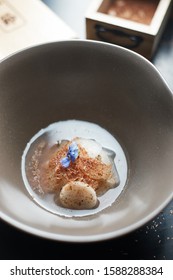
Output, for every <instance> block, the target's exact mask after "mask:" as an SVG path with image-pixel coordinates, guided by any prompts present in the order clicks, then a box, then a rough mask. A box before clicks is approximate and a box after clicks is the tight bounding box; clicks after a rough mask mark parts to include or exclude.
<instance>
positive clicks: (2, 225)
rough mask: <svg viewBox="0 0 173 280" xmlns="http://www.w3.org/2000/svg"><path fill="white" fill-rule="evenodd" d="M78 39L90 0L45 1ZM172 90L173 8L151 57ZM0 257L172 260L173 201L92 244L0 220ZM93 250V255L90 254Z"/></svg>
mask: <svg viewBox="0 0 173 280" xmlns="http://www.w3.org/2000/svg"><path fill="white" fill-rule="evenodd" d="M43 2H45V3H46V4H47V5H48V6H49V7H50V8H51V9H52V10H54V11H55V13H56V14H57V15H58V16H60V17H61V18H62V19H63V20H64V21H65V22H66V23H67V24H69V25H70V26H71V27H72V29H74V30H75V31H76V33H77V34H78V36H79V38H82V39H84V38H85V23H84V13H85V10H86V8H87V6H88V4H89V3H90V2H91V0H83V1H81V0H73V1H71V0H58V1H54V0H44V1H43ZM152 63H153V64H154V65H155V66H156V67H157V69H158V70H159V71H160V73H161V74H162V76H163V77H164V78H165V80H166V82H167V83H168V85H169V87H170V88H171V89H172V91H173V11H172V14H171V16H170V19H169V22H168V24H167V26H166V28H165V31H164V34H163V36H162V39H161V42H160V44H159V47H158V49H157V51H156V53H155V55H154V57H153V59H152ZM0 236H1V238H0V259H7V260H8V259H65V260H66V259H67V260H69V259H87V258H88V256H91V259H96V260H98V259H112V260H113V259H114V260H116V259H117V260H119V259H120V260H123V259H124V260H129V259H131V260H134V259H139V260H141V259H144V260H157V259H159V260H165V259H169V260H172V259H173V200H172V201H171V202H170V203H169V205H168V206H167V207H166V208H165V209H163V211H162V212H161V213H159V214H158V216H156V217H155V219H154V220H152V221H150V222H149V223H147V224H146V225H144V226H143V227H141V228H139V229H138V230H136V231H134V232H132V233H130V234H128V235H126V236H123V237H120V238H116V239H112V240H108V241H102V242H95V243H86V244H83V243H77V244H75V243H64V242H58V241H51V240H47V239H42V238H39V237H37V236H33V235H30V234H27V233H25V232H22V231H20V230H18V229H16V228H14V227H12V226H11V225H8V224H7V223H6V222H4V221H2V220H1V221H0ZM91 252H92V254H91Z"/></svg>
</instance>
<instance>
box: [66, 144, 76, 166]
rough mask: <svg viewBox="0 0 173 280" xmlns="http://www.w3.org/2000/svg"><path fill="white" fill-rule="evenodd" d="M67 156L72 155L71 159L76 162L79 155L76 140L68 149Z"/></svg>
mask: <svg viewBox="0 0 173 280" xmlns="http://www.w3.org/2000/svg"><path fill="white" fill-rule="evenodd" d="M67 157H70V159H71V161H72V162H74V161H75V159H77V157H78V146H77V144H76V142H73V143H72V144H71V145H70V146H69V149H68V153H67Z"/></svg>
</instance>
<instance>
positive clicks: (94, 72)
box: [0, 40, 173, 242]
mask: <svg viewBox="0 0 173 280" xmlns="http://www.w3.org/2000/svg"><path fill="white" fill-rule="evenodd" d="M67 120H76V121H77V122H78V121H79V122H84V126H85V123H88V124H90V123H91V124H94V125H96V126H99V127H101V128H103V129H104V130H106V131H107V132H108V133H109V134H110V135H111V136H112V137H113V138H114V139H116V141H117V142H118V143H119V145H120V146H121V148H122V150H123V152H124V155H125V158H126V162H127V178H126V180H125V183H124V186H123V191H122V192H121V193H120V195H119V196H118V198H117V199H115V201H114V202H113V203H112V204H111V205H110V206H109V207H107V208H106V209H103V210H102V211H100V212H98V213H96V214H94V215H88V216H84V217H78V218H76V217H70V218H65V217H63V216H60V215H56V214H53V213H51V212H49V211H47V210H45V209H44V208H42V207H40V206H39V205H38V204H37V203H35V202H34V201H33V200H32V198H31V196H30V195H29V193H28V191H27V189H26V187H25V184H24V181H23V178H22V172H21V161H22V155H23V151H24V150H25V147H26V145H27V143H28V142H29V141H30V139H31V138H32V137H33V136H34V135H35V134H36V133H37V132H38V131H40V130H41V129H42V128H45V127H47V126H49V125H50V124H53V123H56V122H60V121H61V122H65V121H67ZM76 136H77V135H76ZM90 136H92V135H90ZM91 138H92V137H91ZM93 138H94V135H93ZM103 138H104V136H103ZM102 140H103V139H102V136H100V141H101V142H102ZM172 144H173V98H172V93H171V91H170V89H169V88H168V86H167V85H166V83H165V81H164V80H163V78H162V77H161V75H160V74H159V73H158V71H157V70H156V69H155V67H154V66H153V65H152V64H151V63H150V62H148V61H147V60H146V59H144V58H143V57H141V56H139V55H137V54H135V53H133V52H131V51H129V50H126V49H124V48H121V47H118V46H114V45H111V44H106V43H101V42H94V41H83V40H72V41H62V42H55V43H49V44H44V45H39V46H35V47H32V48H29V49H25V50H23V51H21V52H18V53H16V54H14V55H12V56H9V57H8V58H6V59H4V60H2V61H1V63H0V216H1V218H2V219H3V220H5V221H7V222H8V223H10V224H11V225H13V226H15V227H17V228H20V229H22V230H24V231H26V232H29V233H32V234H35V235H37V236H41V237H45V238H49V239H53V240H60V241H70V242H90V241H99V240H106V239H110V238H114V237H118V236H121V235H124V234H127V233H129V232H131V231H132V230H135V229H137V228H139V227H140V226H142V225H144V224H145V223H146V222H148V221H149V220H151V219H152V218H153V217H154V216H155V215H157V214H158V213H159V212H160V211H161V210H162V209H163V208H164V207H165V206H166V205H167V204H168V202H169V201H170V200H171V199H172V197H173V172H172V167H173V148H172V146H173V145H172ZM115 153H116V151H115ZM120 165H121V162H120ZM121 168H122V169H123V166H122V167H121Z"/></svg>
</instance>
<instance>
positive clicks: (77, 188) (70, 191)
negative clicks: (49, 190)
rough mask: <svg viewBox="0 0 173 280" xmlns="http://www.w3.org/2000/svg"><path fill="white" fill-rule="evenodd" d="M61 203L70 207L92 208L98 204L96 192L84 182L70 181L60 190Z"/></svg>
mask: <svg viewBox="0 0 173 280" xmlns="http://www.w3.org/2000/svg"><path fill="white" fill-rule="evenodd" d="M59 198H60V202H61V204H62V205H63V206H64V207H66V208H69V209H76V210H82V209H92V208H94V207H95V206H96V205H97V196H96V192H95V191H94V189H93V188H92V187H90V186H89V185H88V184H85V183H83V182H79V181H75V182H69V183H67V184H66V185H65V186H63V188H62V190H61V192H60V196H59Z"/></svg>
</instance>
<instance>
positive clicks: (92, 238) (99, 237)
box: [0, 39, 173, 243]
mask: <svg viewBox="0 0 173 280" xmlns="http://www.w3.org/2000/svg"><path fill="white" fill-rule="evenodd" d="M72 42H75V43H78V42H80V43H83V44H95V45H105V46H109V47H112V48H116V49H120V50H121V51H123V52H126V53H129V54H130V55H131V56H133V57H134V58H136V59H139V60H141V61H143V62H144V63H145V64H147V65H149V67H151V68H152V69H153V71H155V72H156V73H157V75H158V76H159V77H160V79H161V80H162V82H163V84H164V85H165V87H166V88H167V91H168V93H169V94H170V95H172V96H173V92H172V91H171V89H170V87H169V86H168V84H167V82H166V81H165V79H164V78H163V76H162V75H161V73H160V72H159V70H158V69H157V68H156V67H155V66H154V65H153V64H152V63H151V62H150V61H149V60H147V59H146V58H145V57H143V56H142V55H140V54H138V53H135V52H133V51H131V50H128V49H126V48H124V47H121V46H118V45H113V44H111V43H107V42H100V41H95V40H88V39H87V40H86V39H70V40H62V41H53V42H48V43H42V44H35V45H32V46H29V47H26V48H23V49H21V50H18V51H16V52H14V53H12V54H9V55H8V56H6V57H5V58H3V59H1V60H0V64H1V63H5V62H6V61H8V59H10V58H12V57H13V56H16V55H20V54H21V53H23V52H25V51H30V50H32V49H35V48H40V47H43V46H46V45H47V46H49V45H53V44H57V45H58V44H63V43H67V44H68V43H69V44H70V43H72ZM172 199H173V192H172V193H171V194H170V195H169V196H168V197H167V199H165V200H164V201H163V202H162V204H161V205H160V206H159V207H157V208H156V209H155V210H154V211H152V212H151V213H150V214H149V215H147V216H146V217H144V218H143V219H142V220H140V221H138V222H135V223H133V224H131V225H129V226H127V227H124V228H122V229H119V230H115V231H112V232H109V233H102V234H95V235H74V236H73V235H64V234H58V233H50V232H47V231H44V230H40V229H37V228H34V227H32V226H29V225H27V224H24V223H22V222H19V221H17V220H15V219H13V218H12V217H10V216H9V215H8V214H6V213H4V212H3V211H1V209H0V218H1V219H2V220H3V221H4V222H7V223H8V224H10V225H12V226H14V227H15V228H17V229H19V230H22V231H24V232H26V233H29V234H32V235H36V236H38V237H43V238H46V239H50V240H55V241H65V242H75V243H84V242H86V243H87V242H97V241H104V240H108V239H113V238H117V237H120V236H123V235H126V234H129V233H130V232H132V231H134V230H137V229H138V228H140V227H141V226H143V225H145V224H146V223H147V222H149V221H150V220H152V219H153V218H154V217H155V216H156V215H158V214H159V213H160V212H161V211H162V210H163V208H165V207H166V206H167V205H168V203H169V202H170V201H171V200H172Z"/></svg>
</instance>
